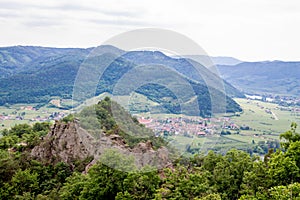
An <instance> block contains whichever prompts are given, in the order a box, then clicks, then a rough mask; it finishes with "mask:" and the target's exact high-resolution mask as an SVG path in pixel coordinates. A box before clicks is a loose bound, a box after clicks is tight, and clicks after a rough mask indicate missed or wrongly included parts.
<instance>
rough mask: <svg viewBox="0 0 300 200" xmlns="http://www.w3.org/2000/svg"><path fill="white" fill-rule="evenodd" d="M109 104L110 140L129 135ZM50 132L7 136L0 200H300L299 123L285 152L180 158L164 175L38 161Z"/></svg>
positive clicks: (125, 163) (122, 163)
mask: <svg viewBox="0 0 300 200" xmlns="http://www.w3.org/2000/svg"><path fill="white" fill-rule="evenodd" d="M108 102H109V99H108V98H106V99H105V100H104V101H102V102H99V104H98V105H97V107H98V109H97V116H98V119H99V120H100V121H101V124H102V129H104V128H105V129H106V131H107V134H110V130H112V131H114V133H118V134H121V135H122V134H124V133H123V132H122V131H121V130H119V129H118V127H117V125H116V124H115V122H114V121H113V120H112V118H110V115H109V110H110V109H111V108H110V107H109V106H108ZM132 119H134V118H132ZM72 120H73V116H69V117H67V118H65V119H63V120H62V122H61V123H69V121H72ZM135 123H137V122H135ZM50 126H51V124H49V123H36V124H34V125H32V126H31V125H27V124H21V125H16V126H14V127H12V128H11V129H10V130H4V131H3V132H2V135H3V136H2V137H1V138H0V199H105V200H109V199H119V200H120V199H123V200H124V199H132V200H134V199H180V200H181V199H198V200H200V199H202V200H204V199H207V200H209V199H210V200H211V199H215V200H217V199H225V200H226V199H228V200H229V199H230V200H231V199H244V200H245V199H253V200H254V199H257V200H258V199H261V200H263V199H278V200H285V199H299V198H300V173H299V170H300V135H299V133H297V132H296V128H297V125H296V124H295V123H292V125H291V129H290V130H288V131H287V132H285V133H283V134H281V136H280V137H281V139H282V143H281V149H277V150H276V152H274V151H273V149H270V150H269V153H267V154H266V155H265V156H264V158H263V159H262V158H259V157H255V156H250V155H249V154H248V153H246V152H244V151H239V150H236V149H232V150H230V151H228V152H227V153H226V154H224V155H221V154H216V153H214V152H213V151H210V152H209V153H208V154H206V155H202V154H196V155H194V156H193V157H180V158H178V159H176V160H175V161H174V162H173V163H172V166H168V167H165V168H164V169H154V168H153V169H152V168H150V167H147V166H146V167H144V170H140V169H136V168H135V165H134V163H133V162H131V161H130V160H128V159H126V158H124V157H122V156H120V155H118V154H115V153H112V154H111V155H107V156H108V157H109V159H111V160H112V162H114V165H115V166H119V168H118V169H124V170H122V171H119V170H116V168H110V167H108V166H107V165H105V164H104V163H106V162H103V160H102V161H98V162H97V163H96V164H94V165H93V166H92V167H91V168H90V169H89V170H88V172H86V171H85V170H84V169H85V166H86V165H87V160H76V161H74V162H73V163H72V165H70V164H68V163H63V162H58V163H55V164H54V163H47V164H45V163H43V162H41V161H37V160H35V159H32V157H31V156H30V151H31V149H32V148H33V147H34V146H36V145H38V144H39V143H40V142H41V141H42V140H43V137H44V136H45V135H46V134H47V133H48V132H49V129H50ZM140 127H141V128H143V127H142V126H140ZM123 137H125V135H123ZM126 140H127V141H128V142H131V143H132V142H134V141H132V140H130V138H127V139H126ZM161 144H162V143H161ZM126 169H130V170H129V171H130V172H125V171H128V170H126Z"/></svg>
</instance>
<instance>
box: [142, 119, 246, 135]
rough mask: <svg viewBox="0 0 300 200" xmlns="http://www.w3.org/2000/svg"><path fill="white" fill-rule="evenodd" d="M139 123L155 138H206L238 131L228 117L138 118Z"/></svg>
mask: <svg viewBox="0 0 300 200" xmlns="http://www.w3.org/2000/svg"><path fill="white" fill-rule="evenodd" d="M138 120H139V122H140V123H141V124H143V125H145V126H146V127H147V128H150V129H152V130H153V131H154V133H155V135H156V136H172V135H184V136H187V137H189V136H199V137H203V136H207V135H213V134H220V133H221V132H222V130H227V131H229V130H231V131H232V130H234V131H238V130H239V129H240V127H239V126H238V125H236V124H235V123H234V122H233V121H231V119H230V118H228V117H222V118H200V117H188V116H185V117H169V118H165V119H155V118H150V117H148V118H144V117H139V118H138Z"/></svg>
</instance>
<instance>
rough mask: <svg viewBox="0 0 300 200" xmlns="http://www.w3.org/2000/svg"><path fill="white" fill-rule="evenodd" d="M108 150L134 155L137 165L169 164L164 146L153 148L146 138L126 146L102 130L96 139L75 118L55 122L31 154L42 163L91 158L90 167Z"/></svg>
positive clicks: (157, 165) (140, 166)
mask: <svg viewBox="0 0 300 200" xmlns="http://www.w3.org/2000/svg"><path fill="white" fill-rule="evenodd" d="M107 150H114V151H117V152H119V153H120V154H121V155H124V157H128V156H130V157H133V158H134V163H135V166H136V167H137V168H142V167H144V166H152V167H156V168H159V169H161V168H163V167H166V166H169V165H170V164H171V161H170V159H169V151H168V149H167V148H165V147H160V148H159V149H157V150H154V149H153V145H152V143H151V141H147V142H145V143H143V142H141V143H138V144H137V145H136V146H135V147H134V148H129V147H128V145H127V144H126V142H125V141H124V140H123V138H122V137H120V136H119V135H106V134H105V133H101V134H100V136H99V137H97V138H95V137H94V136H92V135H91V134H89V133H88V132H87V131H86V130H84V129H83V128H81V127H80V126H79V123H78V122H76V121H75V122H70V123H68V124H65V123H62V122H56V123H55V124H54V125H53V126H52V128H51V131H50V132H49V133H48V134H47V136H45V137H44V138H43V141H42V142H41V144H40V145H38V146H36V147H34V148H33V149H32V151H31V155H32V157H34V158H35V159H38V160H40V161H42V162H44V163H57V162H65V163H68V164H71V165H73V163H74V161H75V160H84V159H86V158H88V157H93V158H94V159H93V161H92V162H91V163H89V164H88V165H87V167H86V168H89V167H90V166H92V165H93V164H94V163H96V161H98V160H99V159H101V156H102V155H103V154H104V153H105V152H106V151H107ZM104 164H105V163H104Z"/></svg>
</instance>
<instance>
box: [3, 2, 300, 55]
mask: <svg viewBox="0 0 300 200" xmlns="http://www.w3.org/2000/svg"><path fill="white" fill-rule="evenodd" d="M299 23H300V2H299V1H296V0H289V1H285V2H283V1H277V0H275V1H274V0H265V1H260V0H254V1H251V2H250V1H246V0H239V1H237V0H229V1H226V2H224V1H220V0H213V1H195V0H194V1H189V3H188V4H187V2H186V1H176V2H174V1H170V0H167V1H163V2H161V1H158V0H153V1H151V2H150V1H143V2H140V1H136V0H133V1H131V0H130V1H129V0H124V1H121V2H120V1H117V0H113V1H109V2H104V1H95V0H89V1H85V2H81V1H72V2H69V1H66V0H63V1H50V0H46V1H43V2H36V1H33V0H31V1H26V2H24V1H21V0H14V1H7V0H0V25H1V27H2V31H1V40H0V46H14V45H26V46H50V47H74V48H75V47H76V48H77V47H79V48H87V47H91V46H99V45H101V44H102V43H103V42H104V41H106V40H108V39H109V38H111V37H112V36H115V35H118V34H120V33H123V32H126V31H130V30H134V29H139V28H149V27H153V28H163V29H169V30H172V31H176V32H178V33H181V34H184V35H186V36H187V37H189V38H191V39H192V40H194V41H195V42H197V43H198V44H199V45H200V46H202V48H203V49H204V50H205V51H206V52H207V53H208V55H212V56H230V57H235V58H238V59H240V60H246V61H259V60H284V61H291V60H300V55H299V54H298V52H300V41H299V39H298V36H299V34H300V29H299V27H298V26H297V24H299Z"/></svg>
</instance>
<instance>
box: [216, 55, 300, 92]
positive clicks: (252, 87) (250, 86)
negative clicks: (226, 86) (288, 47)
mask: <svg viewBox="0 0 300 200" xmlns="http://www.w3.org/2000/svg"><path fill="white" fill-rule="evenodd" d="M218 68H219V72H220V74H221V76H222V77H223V78H224V79H225V80H227V81H228V82H229V83H231V84H232V85H234V86H235V87H237V88H239V89H240V90H243V91H244V92H248V93H257V94H265V93H271V94H275V95H287V96H289V95H294V96H299V95H300V79H299V75H300V62H283V61H272V62H269V61H266V62H243V63H240V64H237V65H234V66H229V65H219V66H218Z"/></svg>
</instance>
